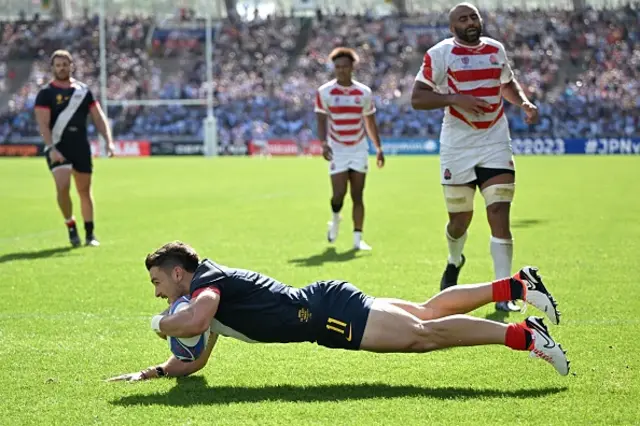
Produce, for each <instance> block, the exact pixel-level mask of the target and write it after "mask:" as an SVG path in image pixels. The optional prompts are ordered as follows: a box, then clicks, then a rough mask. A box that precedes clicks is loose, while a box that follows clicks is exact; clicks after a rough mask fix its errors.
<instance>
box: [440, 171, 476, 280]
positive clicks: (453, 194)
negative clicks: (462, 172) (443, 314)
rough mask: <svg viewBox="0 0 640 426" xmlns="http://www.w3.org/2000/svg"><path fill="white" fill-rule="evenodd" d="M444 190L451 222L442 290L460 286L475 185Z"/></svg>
mask: <svg viewBox="0 0 640 426" xmlns="http://www.w3.org/2000/svg"><path fill="white" fill-rule="evenodd" d="M444 190H445V201H446V203H447V210H448V213H449V222H448V223H447V226H446V228H445V237H446V239H447V246H448V249H449V256H448V257H447V267H446V268H445V270H444V273H443V274H442V279H441V280H440V290H444V289H446V288H449V287H451V286H455V285H457V284H458V276H459V275H460V270H461V269H462V267H463V266H464V263H465V257H464V255H463V254H462V252H463V250H464V244H465V242H466V241H467V229H468V228H469V225H470V224H471V219H472V218H473V194H474V192H475V185H471V184H470V185H448V186H447V187H444ZM461 210H462V211H461Z"/></svg>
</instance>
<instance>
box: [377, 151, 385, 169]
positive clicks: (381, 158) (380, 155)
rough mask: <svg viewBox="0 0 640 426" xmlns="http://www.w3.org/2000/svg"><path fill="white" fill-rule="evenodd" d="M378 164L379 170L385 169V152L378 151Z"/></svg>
mask: <svg viewBox="0 0 640 426" xmlns="http://www.w3.org/2000/svg"><path fill="white" fill-rule="evenodd" d="M376 164H377V165H378V168H379V169H381V168H383V167H384V152H382V150H381V149H379V150H377V151H376Z"/></svg>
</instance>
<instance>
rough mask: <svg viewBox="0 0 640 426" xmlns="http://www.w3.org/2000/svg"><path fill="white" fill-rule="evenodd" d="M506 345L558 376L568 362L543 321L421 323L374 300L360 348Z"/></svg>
mask: <svg viewBox="0 0 640 426" xmlns="http://www.w3.org/2000/svg"><path fill="white" fill-rule="evenodd" d="M478 345H505V346H507V347H510V348H512V349H514V350H520V351H529V352H530V353H531V354H532V356H536V357H539V358H541V359H544V360H545V361H547V362H549V363H550V364H552V365H553V366H554V368H555V369H556V370H557V371H558V373H560V374H561V375H567V374H568V372H569V362H568V361H567V358H566V355H565V353H564V351H563V350H562V348H561V347H560V345H558V344H557V343H556V342H555V341H554V340H553V339H552V338H551V336H550V335H549V332H548V330H547V329H546V326H545V325H544V323H543V322H542V318H536V317H529V318H527V319H526V320H525V321H523V322H521V323H517V324H508V325H507V324H502V323H499V322H495V321H490V320H485V319H480V318H474V317H471V316H467V315H451V316H447V317H444V318H440V319H436V320H431V321H422V320H420V319H418V318H416V317H415V316H413V315H411V314H409V313H408V312H407V311H405V310H403V309H400V308H399V307H397V306H395V305H393V304H390V303H387V302H385V301H384V300H382V299H376V300H375V301H374V302H373V304H372V306H371V311H370V313H369V319H368V320H367V325H366V327H365V330H364V335H363V337H362V342H361V344H360V349H362V350H366V351H371V352H430V351H435V350H440V349H445V348H451V347H459V346H478Z"/></svg>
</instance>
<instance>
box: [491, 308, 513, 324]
mask: <svg viewBox="0 0 640 426" xmlns="http://www.w3.org/2000/svg"><path fill="white" fill-rule="evenodd" d="M514 313H515V312H514ZM509 314H510V312H505V311H499V310H497V309H496V310H495V311H494V312H491V313H490V314H487V315H486V316H485V318H486V319H488V320H492V321H497V322H503V323H506V322H507V318H508V317H509Z"/></svg>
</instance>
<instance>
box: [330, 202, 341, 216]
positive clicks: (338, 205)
mask: <svg viewBox="0 0 640 426" xmlns="http://www.w3.org/2000/svg"><path fill="white" fill-rule="evenodd" d="M340 210H342V201H340V202H338V203H336V202H335V201H333V200H331V211H333V212H334V213H340Z"/></svg>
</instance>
